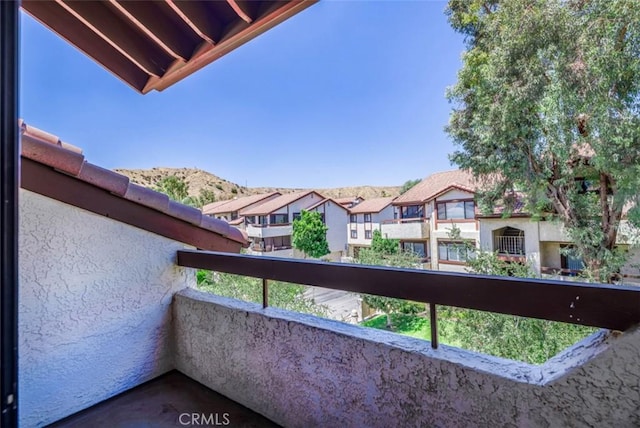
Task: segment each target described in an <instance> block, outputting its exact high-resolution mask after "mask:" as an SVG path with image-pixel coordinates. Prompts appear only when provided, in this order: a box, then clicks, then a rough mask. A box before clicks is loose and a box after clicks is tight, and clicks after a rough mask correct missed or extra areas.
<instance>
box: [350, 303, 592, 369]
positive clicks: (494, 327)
mask: <svg viewBox="0 0 640 428" xmlns="http://www.w3.org/2000/svg"><path fill="white" fill-rule="evenodd" d="M391 320H392V324H393V329H392V331H394V332H395V333H399V334H403V335H406V336H411V337H416V338H419V339H424V340H431V329H430V324H431V323H430V320H429V318H428V315H427V316H426V317H425V316H418V315H405V314H393V315H392V316H391ZM361 325H363V326H365V327H371V328H377V329H381V330H386V329H387V327H386V325H387V317H386V315H379V316H377V317H374V318H372V319H370V320H367V321H365V322H363V323H362V324H361ZM595 331H597V329H595V328H591V327H583V326H579V325H571V324H564V323H559V322H551V321H544V320H535V319H527V318H520V317H514V316H508V315H500V314H493V313H488V312H485V313H483V312H479V311H470V310H461V309H452V308H447V307H442V309H441V310H439V311H438V341H439V342H440V343H442V344H446V345H451V346H455V347H458V348H464V349H469V350H472V351H476V352H480V353H483V354H489V355H495V356H497V357H502V358H508V359H512V360H517V361H524V362H527V363H530V364H543V363H544V362H545V361H547V360H548V359H549V358H551V357H553V356H554V355H556V354H558V353H559V352H561V351H562V350H564V349H566V348H568V347H569V346H571V345H573V344H575V343H576V342H579V341H580V340H582V339H584V338H585V337H587V336H589V335H590V334H592V333H594V332H595Z"/></svg>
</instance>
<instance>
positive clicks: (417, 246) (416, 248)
mask: <svg viewBox="0 0 640 428" xmlns="http://www.w3.org/2000/svg"><path fill="white" fill-rule="evenodd" d="M400 245H401V247H402V251H408V252H411V253H413V254H416V255H417V256H418V257H421V258H423V259H424V258H426V257H427V246H426V244H425V243H424V242H402V243H401V244H400Z"/></svg>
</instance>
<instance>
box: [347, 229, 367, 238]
mask: <svg viewBox="0 0 640 428" xmlns="http://www.w3.org/2000/svg"><path fill="white" fill-rule="evenodd" d="M352 232H353V231H352ZM364 239H371V231H370V230H365V231H364Z"/></svg>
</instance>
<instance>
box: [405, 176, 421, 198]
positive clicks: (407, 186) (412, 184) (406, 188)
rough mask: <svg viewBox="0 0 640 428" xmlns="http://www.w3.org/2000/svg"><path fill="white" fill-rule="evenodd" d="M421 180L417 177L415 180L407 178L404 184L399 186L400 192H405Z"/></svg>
mask: <svg viewBox="0 0 640 428" xmlns="http://www.w3.org/2000/svg"><path fill="white" fill-rule="evenodd" d="M421 181H422V180H421V179H419V178H416V179H415V180H407V181H405V182H404V184H403V185H402V187H401V188H400V194H401V195H402V194H403V193H406V192H407V190H409V189H411V188H412V187H413V186H415V185H416V184H418V183H420V182H421Z"/></svg>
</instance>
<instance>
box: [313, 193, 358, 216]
mask: <svg viewBox="0 0 640 428" xmlns="http://www.w3.org/2000/svg"><path fill="white" fill-rule="evenodd" d="M316 193H317V192H316ZM318 194H319V193H318ZM327 202H333V203H334V204H336V206H338V207H340V208H342V209H343V210H345V211H347V212H348V211H349V209H348V208H346V207H344V206H342V204H341V203H340V202H338V201H336V200H335V199H333V198H324V200H322V201H320V202H318V203H316V204H314V205H311V206H310V207H307V208H304V211H308V210H312V209H315V208H318V207H319V206H321V205H324V204H326V203H327Z"/></svg>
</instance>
